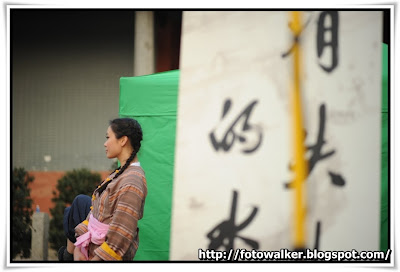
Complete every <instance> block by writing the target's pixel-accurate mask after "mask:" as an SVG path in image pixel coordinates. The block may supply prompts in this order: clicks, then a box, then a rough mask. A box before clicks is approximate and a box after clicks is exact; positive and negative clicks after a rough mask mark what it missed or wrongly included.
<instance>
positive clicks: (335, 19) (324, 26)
mask: <svg viewBox="0 0 400 272" xmlns="http://www.w3.org/2000/svg"><path fill="white" fill-rule="evenodd" d="M310 19H311V17H309V18H308V20H307V22H306V23H305V24H304V26H303V27H302V29H301V31H300V33H299V34H297V35H296V36H294V37H293V45H292V47H291V48H290V49H289V50H288V51H287V52H285V53H283V54H282V58H285V57H287V56H289V55H290V54H291V53H292V51H293V48H294V44H296V43H298V42H299V41H300V36H301V35H302V33H303V31H304V29H305V28H306V27H307V25H308V23H309V22H310ZM329 22H330V24H329ZM289 27H291V26H290V25H289ZM338 28H339V13H338V12H337V11H323V12H321V13H320V15H319V17H318V22H317V39H316V41H317V56H318V58H319V59H321V57H322V55H323V53H324V51H327V52H330V53H331V64H330V65H329V66H327V65H323V64H321V63H319V66H320V67H321V68H322V69H323V70H324V71H325V72H327V73H330V72H332V71H333V70H334V69H335V68H336V67H337V65H338V62H339V57H338V44H339V43H338ZM326 33H329V34H330V35H326ZM326 37H330V39H326ZM329 48H330V50H325V49H329Z"/></svg>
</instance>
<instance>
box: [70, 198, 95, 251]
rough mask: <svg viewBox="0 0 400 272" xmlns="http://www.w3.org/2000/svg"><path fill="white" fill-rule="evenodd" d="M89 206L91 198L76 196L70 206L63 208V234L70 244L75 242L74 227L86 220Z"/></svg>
mask: <svg viewBox="0 0 400 272" xmlns="http://www.w3.org/2000/svg"><path fill="white" fill-rule="evenodd" d="M91 205H92V199H91V197H89V196H87V195H78V196H77V197H75V199H74V201H72V204H71V206H70V207H67V208H65V210H64V218H63V226H64V233H65V235H66V236H67V238H68V239H69V240H70V241H71V242H73V243H75V242H76V238H75V227H76V226H77V225H78V224H79V223H81V222H82V221H84V220H85V219H86V217H87V215H88V214H89V212H90V206H91Z"/></svg>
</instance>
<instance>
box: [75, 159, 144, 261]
mask: <svg viewBox="0 0 400 272" xmlns="http://www.w3.org/2000/svg"><path fill="white" fill-rule="evenodd" d="M113 175H115V173H114V174H112V175H111V176H109V177H110V178H112V177H113ZM94 195H95V199H94V200H92V207H93V208H92V210H91V211H90V212H89V214H88V216H87V219H86V220H85V221H83V222H82V223H80V224H78V225H77V226H76V228H75V236H76V237H79V236H80V235H82V234H84V233H86V232H87V231H88V227H87V226H88V220H89V216H90V214H93V216H94V217H95V218H96V219H97V220H99V221H100V222H102V223H104V224H109V229H108V232H107V235H106V239H105V242H104V243H103V244H102V245H96V244H93V243H90V244H89V249H88V253H89V259H91V258H93V256H94V255H98V256H99V257H100V258H101V259H103V260H106V261H111V260H124V261H125V260H127V261H128V260H129V261H131V260H133V257H134V256H135V254H136V251H137V249H138V246H139V235H138V231H139V229H138V228H137V222H138V220H139V219H141V218H142V217H143V209H144V203H145V198H146V195H147V183H146V178H145V175H144V171H143V169H142V168H141V167H140V166H132V165H130V166H128V168H126V169H125V171H124V172H123V173H122V174H121V175H120V176H119V177H118V178H116V179H115V180H113V181H112V182H111V183H110V184H108V186H107V189H106V190H104V191H103V193H102V194H101V195H99V194H98V192H97V189H96V190H95V192H94Z"/></svg>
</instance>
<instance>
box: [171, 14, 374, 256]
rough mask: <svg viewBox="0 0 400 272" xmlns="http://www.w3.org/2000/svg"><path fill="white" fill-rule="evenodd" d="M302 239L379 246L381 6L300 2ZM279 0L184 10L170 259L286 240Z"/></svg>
mask: <svg viewBox="0 0 400 272" xmlns="http://www.w3.org/2000/svg"><path fill="white" fill-rule="evenodd" d="M302 18H303V19H302V26H303V30H302V32H301V34H300V40H299V41H300V44H301V55H302V60H303V61H302V63H301V66H300V69H301V71H302V73H303V79H302V81H301V83H302V84H301V92H302V102H303V113H304V116H303V118H304V126H305V133H306V138H305V145H306V147H307V153H306V157H307V159H308V160H309V166H310V167H309V170H310V172H309V175H308V178H307V180H306V181H305V182H306V190H305V199H306V207H307V213H306V222H305V224H306V246H307V247H308V248H312V249H314V248H318V249H319V250H352V249H356V250H378V249H379V222H380V132H381V128H380V118H381V117H380V116H381V115H380V114H381V43H382V34H381V30H382V14H381V12H375V11H339V12H338V11H334V10H327V11H322V12H321V11H306V12H302ZM290 27H291V25H290V12H286V11H204V12H201V11H191V12H184V15H183V28H182V46H181V64H180V70H181V75H180V88H179V100H178V119H177V140H176V154H175V172H174V188H173V205H172V206H173V210H172V226H171V241H170V260H198V255H197V254H198V250H199V249H203V250H205V249H215V250H229V249H230V248H233V249H236V248H245V249H248V250H250V249H258V250H279V249H281V248H287V249H293V234H292V228H293V216H294V211H293V189H292V188H290V180H291V179H293V175H294V173H293V171H291V169H290V165H291V163H292V161H293V154H292V153H293V152H292V150H293V149H292V134H293V132H292V125H291V123H292V117H291V102H290V100H289V98H290V92H291V82H292V81H293V72H292V70H293V54H292V52H291V51H290V49H291V47H292V45H293V43H294V37H293V32H292V31H291V29H290Z"/></svg>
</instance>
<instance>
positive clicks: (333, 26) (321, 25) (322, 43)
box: [317, 11, 339, 73]
mask: <svg viewBox="0 0 400 272" xmlns="http://www.w3.org/2000/svg"><path fill="white" fill-rule="evenodd" d="M327 18H329V19H330V25H329V24H328V23H327V21H329V20H327ZM338 27H339V13H338V12H337V11H323V12H321V14H320V15H319V18H318V31H317V54H318V58H321V56H322V53H323V51H324V49H325V47H327V46H328V47H330V48H331V50H330V52H331V53H332V57H331V59H332V60H331V65H330V66H324V65H322V64H321V63H320V64H319V66H321V68H322V69H324V71H326V72H328V73H330V72H332V71H333V70H334V69H335V68H336V66H337V65H338ZM327 31H329V32H330V35H329V37H330V40H328V41H327V40H326V39H325V37H326V35H325V32H327ZM329 32H328V33H329Z"/></svg>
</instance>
